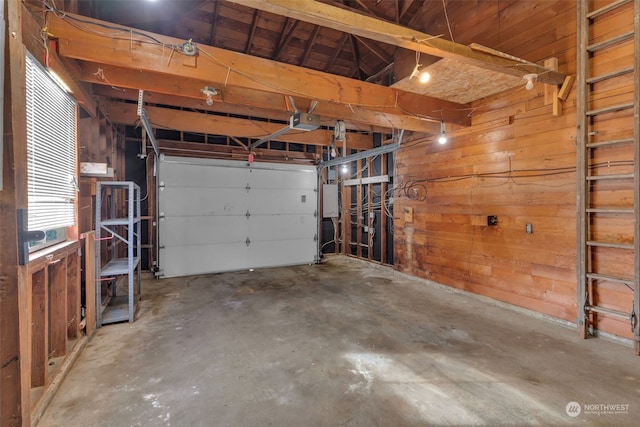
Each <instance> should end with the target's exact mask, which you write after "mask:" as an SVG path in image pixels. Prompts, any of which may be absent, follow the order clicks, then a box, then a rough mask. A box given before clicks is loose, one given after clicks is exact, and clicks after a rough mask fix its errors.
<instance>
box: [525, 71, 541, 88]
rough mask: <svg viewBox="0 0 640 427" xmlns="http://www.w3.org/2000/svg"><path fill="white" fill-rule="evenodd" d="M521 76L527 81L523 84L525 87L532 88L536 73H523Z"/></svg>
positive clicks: (536, 76)
mask: <svg viewBox="0 0 640 427" xmlns="http://www.w3.org/2000/svg"><path fill="white" fill-rule="evenodd" d="M522 78H523V79H525V80H526V81H527V84H526V85H525V86H524V87H525V89H527V90H531V89H533V81H534V80H536V79H537V78H538V75H537V74H525V75H524V76H522Z"/></svg>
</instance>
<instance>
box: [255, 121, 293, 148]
mask: <svg viewBox="0 0 640 427" xmlns="http://www.w3.org/2000/svg"><path fill="white" fill-rule="evenodd" d="M290 130H291V127H290V126H286V127H283V128H282V129H280V130H277V131H275V132H274V133H272V134H271V135H267V136H265V137H264V138H262V139H259V140H257V141H256V142H254V143H253V144H251V145H250V146H249V150H253V149H254V148H256V147H257V146H259V145H262V144H264V143H265V142H267V141H269V140H272V139H273V138H277V137H279V136H280V135H282V134H283V133H286V132H289V131H290Z"/></svg>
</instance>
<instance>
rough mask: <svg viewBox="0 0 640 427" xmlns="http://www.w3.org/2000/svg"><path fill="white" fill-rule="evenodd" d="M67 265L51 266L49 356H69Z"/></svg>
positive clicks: (57, 264)
mask: <svg viewBox="0 0 640 427" xmlns="http://www.w3.org/2000/svg"><path fill="white" fill-rule="evenodd" d="M66 295H67V263H66V262H65V259H64V258H63V259H62V260H60V261H58V262H56V263H54V264H51V265H49V331H50V336H49V354H50V355H51V357H60V356H64V355H65V354H67V298H66Z"/></svg>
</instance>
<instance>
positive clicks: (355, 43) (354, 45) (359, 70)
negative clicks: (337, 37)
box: [349, 35, 362, 80]
mask: <svg viewBox="0 0 640 427" xmlns="http://www.w3.org/2000/svg"><path fill="white" fill-rule="evenodd" d="M349 42H351V54H352V55H353V63H354V64H355V67H356V70H355V75H356V78H357V79H358V80H362V65H361V63H360V49H358V41H357V40H356V38H355V37H354V36H353V35H349Z"/></svg>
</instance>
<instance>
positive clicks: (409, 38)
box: [234, 0, 565, 85]
mask: <svg viewBox="0 0 640 427" xmlns="http://www.w3.org/2000/svg"><path fill="white" fill-rule="evenodd" d="M234 2H235V3H238V4H242V5H245V6H248V7H252V8H256V9H260V10H264V11H266V12H271V13H275V14H277V15H282V16H288V17H290V18H294V19H299V20H301V21H305V22H311V23H313V24H316V25H322V26H324V27H328V28H333V29H334V30H338V31H344V32H347V33H349V34H353V35H357V36H361V37H366V38H369V39H372V40H377V41H379V42H383V43H388V44H391V45H395V46H398V47H403V48H405V49H410V50H415V51H419V52H421V53H424V54H427V55H432V56H436V57H440V58H449V59H452V60H455V61H459V62H463V63H466V64H469V65H474V66H476V67H479V68H483V69H487V70H491V71H496V72H501V73H504V74H508V75H512V76H517V77H522V76H524V75H525V74H537V75H538V79H537V81H538V82H540V83H546V84H555V85H558V84H562V83H563V81H564V78H565V76H564V75H563V74H561V73H559V72H557V71H553V70H548V69H546V68H544V67H542V66H540V65H537V64H532V63H527V62H522V61H519V60H517V59H511V58H507V57H503V56H497V55H492V54H490V53H487V52H484V51H480V50H475V49H472V48H471V47H469V46H466V45H463V44H459V43H454V42H451V41H449V40H445V39H441V38H437V37H434V36H432V35H429V34H425V33H422V32H420V31H416V30H412V29H409V28H405V27H402V26H400V25H397V24H393V23H389V22H385V21H383V20H381V19H376V18H372V17H370V16H364V15H361V14H358V13H355V12H350V11H348V10H343V9H341V8H337V7H335V6H331V5H328V4H324V3H320V2H318V1H309V0H234Z"/></svg>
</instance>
